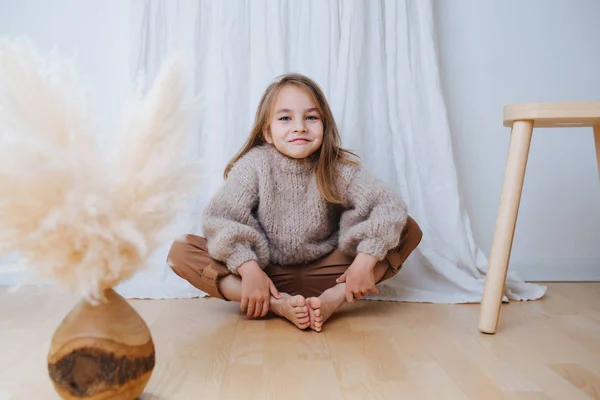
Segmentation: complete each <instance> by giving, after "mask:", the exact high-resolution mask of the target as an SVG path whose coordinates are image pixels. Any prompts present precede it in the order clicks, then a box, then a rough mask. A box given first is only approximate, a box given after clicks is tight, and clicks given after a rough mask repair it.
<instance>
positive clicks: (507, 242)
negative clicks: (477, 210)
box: [479, 121, 533, 333]
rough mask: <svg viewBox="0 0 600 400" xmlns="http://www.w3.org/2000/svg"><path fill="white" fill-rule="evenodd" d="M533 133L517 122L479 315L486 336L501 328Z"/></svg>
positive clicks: (529, 126) (527, 125)
mask: <svg viewBox="0 0 600 400" xmlns="http://www.w3.org/2000/svg"><path fill="white" fill-rule="evenodd" d="M532 132H533V123H532V122H531V121H515V123H514V124H513V127H512V132H511V135H510V146H509V150H508V160H507V162H506V169H505V172H504V183H503V185H502V196H501V197H500V205H499V207H498V215H497V218H496V228H495V230H494V239H493V242H492V250H491V252H490V263H489V266H488V272H487V276H486V280H485V288H484V290H483V298H482V300H481V308H480V313H479V330H480V331H481V332H484V333H494V332H496V326H497V325H498V317H499V315H500V305H501V304H502V294H503V292H504V284H505V281H506V273H507V271H508V261H509V259H510V252H511V249H512V243H513V236H514V233H515V225H516V222H517V214H518V211H519V203H520V201H521V192H522V189H523V180H524V179H525V167H526V165H527V157H528V155H529V145H530V144H531V135H532Z"/></svg>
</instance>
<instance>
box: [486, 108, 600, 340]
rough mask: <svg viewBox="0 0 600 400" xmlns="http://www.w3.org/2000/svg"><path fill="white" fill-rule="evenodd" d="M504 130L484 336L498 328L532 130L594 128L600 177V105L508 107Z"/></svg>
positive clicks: (487, 280) (487, 285) (505, 110)
mask: <svg viewBox="0 0 600 400" xmlns="http://www.w3.org/2000/svg"><path fill="white" fill-rule="evenodd" d="M504 126H506V127H511V128H512V130H511V134H510V146H509V150H508V160H507V162H506V169H505V172H504V183H503V185H502V196H501V198H500V205H499V207H498V215H497V219H496V227H495V230H494V239H493V242H492V250H491V252H490V262H489V267H488V272H487V276H486V280H485V288H484V291H483V298H482V301H481V309H480V314H479V330H480V331H481V332H484V333H494V332H495V331H496V326H497V325H498V318H499V315H500V305H501V304H502V295H503V292H504V284H505V281H506V273H507V271H508V262H509V260H510V252H511V249H512V243H513V237H514V233H515V224H516V222H517V214H518V211H519V203H520V201H521V191H522V189H523V180H524V178H525V167H526V165H527V157H528V154H529V145H530V143H531V135H532V133H533V128H564V127H582V128H583V127H587V128H589V127H593V129H594V138H595V142H596V161H597V163H598V173H599V174H600V101H589V102H571V103H528V104H513V105H509V106H506V107H505V108H504Z"/></svg>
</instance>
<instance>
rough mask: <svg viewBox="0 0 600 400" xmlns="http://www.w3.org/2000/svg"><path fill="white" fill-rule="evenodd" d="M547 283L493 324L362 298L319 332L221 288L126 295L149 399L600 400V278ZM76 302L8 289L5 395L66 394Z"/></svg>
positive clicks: (470, 314) (0, 342) (1, 326)
mask: <svg viewBox="0 0 600 400" xmlns="http://www.w3.org/2000/svg"><path fill="white" fill-rule="evenodd" d="M548 286H549V289H548V294H547V295H546V297H545V298H544V299H542V300H538V301H534V302H527V303H516V302H515V303H510V304H507V305H504V306H503V311H502V318H501V325H500V329H499V331H498V333H497V334H496V335H483V334H480V333H479V332H478V331H477V317H478V306H477V305H431V304H406V303H384V302H359V303H358V304H355V305H354V306H352V307H346V308H343V309H342V311H341V312H340V313H339V314H338V316H337V318H334V319H332V320H331V321H329V322H328V324H326V327H325V330H324V332H323V333H320V334H317V333H313V332H301V331H299V330H297V329H296V328H294V327H293V326H291V325H290V324H288V323H286V322H285V321H282V320H278V319H270V320H267V321H248V320H245V319H244V318H243V317H241V316H240V314H239V313H238V309H237V305H236V304H233V303H226V302H222V301H219V300H215V299H189V300H136V301H132V304H133V306H134V307H135V308H136V309H137V310H138V311H139V312H140V314H141V315H142V317H143V318H144V319H145V320H146V322H147V323H148V325H149V326H150V328H151V331H152V334H153V337H154V341H155V345H156V351H157V365H156V368H155V370H154V374H153V375H152V378H151V380H150V383H149V384H148V386H147V388H146V392H145V394H144V395H143V396H142V397H141V399H142V400H177V399H236V400H238V399H279V400H288V399H318V400H320V399H327V400H333V399H347V400H351V399H352V400H354V399H356V400H359V399H360V400H365V399H485V400H492V399H514V400H516V399H519V400H537V399H560V400H577V399H600V283H561V284H549V285H548ZM74 303H75V298H73V297H69V296H67V295H64V294H57V293H55V292H50V291H49V289H39V288H26V289H24V290H23V291H22V292H19V293H16V294H13V293H9V292H8V291H7V289H6V288H0V400H4V399H14V400H16V399H26V400H32V399H36V400H38V399H56V398H58V397H57V396H56V395H55V394H54V392H53V389H52V386H51V383H50V380H49V378H48V377H47V372H46V364H45V362H46V360H45V357H46V352H47V351H48V344H49V339H50V337H51V336H52V334H53V332H54V329H56V327H57V325H58V324H59V323H60V320H61V319H62V317H63V316H64V315H65V314H66V313H67V312H68V311H69V309H70V308H71V307H72V305H73V304H74Z"/></svg>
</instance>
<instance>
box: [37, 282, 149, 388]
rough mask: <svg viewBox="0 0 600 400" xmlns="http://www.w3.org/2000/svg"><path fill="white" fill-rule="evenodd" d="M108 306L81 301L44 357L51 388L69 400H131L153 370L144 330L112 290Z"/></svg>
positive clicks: (67, 318)
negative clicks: (46, 356)
mask: <svg viewBox="0 0 600 400" xmlns="http://www.w3.org/2000/svg"><path fill="white" fill-rule="evenodd" d="M105 296H106V302H103V303H100V304H98V305H92V304H90V303H88V302H87V301H85V300H82V301H80V302H79V303H78V304H77V305H76V306H75V307H74V308H73V309H72V310H71V311H70V312H69V314H67V316H66V317H65V318H64V319H63V321H62V322H61V324H60V325H59V327H58V329H57V330H56V332H55V334H54V337H53V338H52V342H51V344H50V351H49V354H48V372H49V374H50V378H51V380H52V382H53V383H54V388H55V389H56V391H57V392H58V394H59V395H60V396H61V397H62V398H63V399H69V400H74V399H78V400H82V399H85V400H105V399H111V400H133V399H135V398H137V397H138V396H139V395H140V394H141V393H142V392H143V391H144V388H145V387H146V384H147V383H148V381H149V380H150V376H151V375H152V370H153V369H154V364H155V353H154V342H153V341H152V336H151V334H150V330H149V329H148V326H147V325H146V323H145V322H144V320H143V319H142V318H141V317H140V315H139V314H138V313H137V312H136V311H135V309H134V308H133V307H131V305H129V303H128V302H127V301H126V300H125V299H124V298H123V297H122V296H121V295H119V294H118V293H117V292H115V291H114V290H113V289H109V290H107V291H106V292H105Z"/></svg>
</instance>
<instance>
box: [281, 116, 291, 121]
mask: <svg viewBox="0 0 600 400" xmlns="http://www.w3.org/2000/svg"><path fill="white" fill-rule="evenodd" d="M279 120H280V121H291V118H290V117H287V116H286V117H280V118H279Z"/></svg>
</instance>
